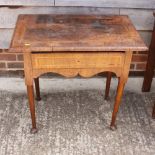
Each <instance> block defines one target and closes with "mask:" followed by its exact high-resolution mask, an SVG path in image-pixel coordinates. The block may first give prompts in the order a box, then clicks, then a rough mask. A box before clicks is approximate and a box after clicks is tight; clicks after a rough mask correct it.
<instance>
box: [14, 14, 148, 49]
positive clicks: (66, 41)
mask: <svg viewBox="0 0 155 155" xmlns="http://www.w3.org/2000/svg"><path fill="white" fill-rule="evenodd" d="M24 45H28V46H30V47H31V48H33V49H34V48H35V49H36V48H37V50H38V49H39V50H41V49H40V47H41V48H42V49H43V50H49V51H51V50H52V51H86V50H87V51H88V49H89V51H116V50H118V49H119V50H120V51H127V50H133V51H141V50H144V51H145V50H147V48H146V46H145V44H144V43H143V41H142V39H141V37H140V36H139V34H138V33H137V31H136V30H135V28H134V27H133V25H132V23H131V21H130V19H129V18H128V16H112V15H111V16H101V15H100V16H88V15H85V16H80V15H21V16H20V17H19V20H18V22H17V27H16V29H15V35H14V37H13V41H12V44H11V48H12V49H15V50H20V51H21V47H22V46H24Z"/></svg>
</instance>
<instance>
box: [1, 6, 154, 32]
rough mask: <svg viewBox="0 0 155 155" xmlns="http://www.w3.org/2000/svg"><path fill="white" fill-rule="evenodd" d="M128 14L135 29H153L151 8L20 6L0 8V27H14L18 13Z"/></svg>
mask: <svg viewBox="0 0 155 155" xmlns="http://www.w3.org/2000/svg"><path fill="white" fill-rule="evenodd" d="M119 12H120V14H121V15H129V17H130V18H131V20H132V22H133V24H134V25H135V27H136V29H137V30H152V29H153V19H154V18H153V10H141V9H120V10H119V9H118V8H113V9H112V8H95V7H93V8H91V7H20V8H16V9H10V8H8V7H4V8H3V7H2V8H0V19H1V20H0V28H14V27H15V24H16V21H17V17H18V15H19V14H87V15H90V14H94V15H100V14H101V15H104V14H117V15H119Z"/></svg>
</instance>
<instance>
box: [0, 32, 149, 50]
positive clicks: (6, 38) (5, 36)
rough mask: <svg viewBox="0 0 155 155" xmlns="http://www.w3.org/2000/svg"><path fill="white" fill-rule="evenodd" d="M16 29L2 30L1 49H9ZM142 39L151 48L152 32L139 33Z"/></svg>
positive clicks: (0, 36) (0, 37)
mask: <svg viewBox="0 0 155 155" xmlns="http://www.w3.org/2000/svg"><path fill="white" fill-rule="evenodd" d="M13 31H14V29H0V34H2V35H0V48H4V49H8V48H9V46H10V42H11V38H12V35H13ZM139 34H140V35H141V37H142V39H143V40H144V42H145V44H146V45H147V47H149V45H150V42H151V36H152V32H151V31H139Z"/></svg>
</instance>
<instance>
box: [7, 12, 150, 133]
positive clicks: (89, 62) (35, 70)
mask: <svg viewBox="0 0 155 155" xmlns="http://www.w3.org/2000/svg"><path fill="white" fill-rule="evenodd" d="M146 50H147V47H146V46H145V44H144V43H143V41H142V39H141V38H140V36H139V34H138V33H137V31H136V30H135V28H134V26H133V25H132V23H131V21H130V19H129V18H128V16H87V15H20V16H19V18H18V21H17V25H16V29H15V32H14V36H13V39H12V43H11V47H10V51H11V52H14V51H16V52H23V54H24V72H25V84H26V85H27V93H28V99H29V106H30V112H31V118H32V130H31V131H32V133H35V132H37V127H36V118H35V104H34V92H33V80H34V82H35V88H36V98H37V100H40V99H41V98H40V90H39V76H40V75H42V74H44V73H47V72H54V73H58V74H61V75H63V76H65V77H75V76H77V75H80V76H82V77H92V76H94V75H96V74H98V73H101V72H108V74H107V82H106V91H105V99H107V98H108V95H109V89H110V81H111V75H112V72H113V73H115V74H116V76H117V77H118V79H119V82H118V88H117V94H116V100H115V103H114V110H113V114H112V121H111V125H110V127H111V129H113V130H114V129H116V125H115V120H116V115H117V112H118V109H119V105H120V101H121V97H122V94H123V90H124V85H125V83H126V82H127V79H128V74H129V69H130V63H131V59H132V53H133V51H146Z"/></svg>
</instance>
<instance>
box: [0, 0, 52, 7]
mask: <svg viewBox="0 0 155 155" xmlns="http://www.w3.org/2000/svg"><path fill="white" fill-rule="evenodd" d="M0 5H16V6H17V5H24V6H53V5H54V0H0Z"/></svg>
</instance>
